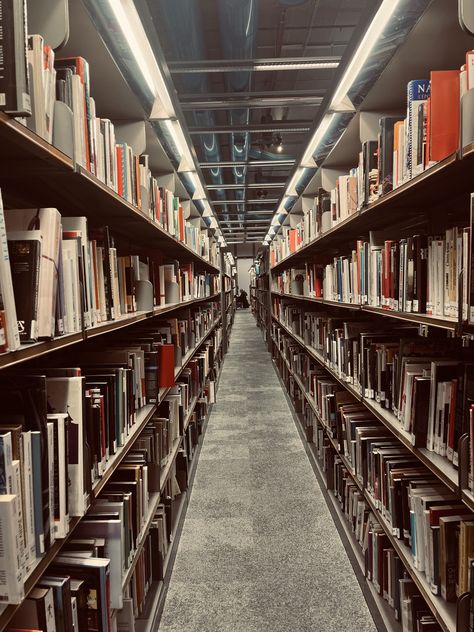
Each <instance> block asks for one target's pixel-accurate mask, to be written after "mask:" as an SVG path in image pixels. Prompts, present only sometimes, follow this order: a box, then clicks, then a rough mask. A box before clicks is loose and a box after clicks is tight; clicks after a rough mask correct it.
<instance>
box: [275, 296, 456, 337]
mask: <svg viewBox="0 0 474 632" xmlns="http://www.w3.org/2000/svg"><path fill="white" fill-rule="evenodd" d="M272 294H273V295H274V296H279V297H281V298H287V299H290V300H295V301H304V302H308V303H315V304H317V305H327V306H329V307H336V308H341V309H350V310H353V311H359V312H366V313H368V314H374V315H376V316H382V317H385V318H397V319H399V320H405V321H408V322H410V323H417V324H419V325H428V326H430V327H439V328H441V329H447V330H449V331H456V329H457V327H458V325H459V323H458V320H457V319H455V318H448V317H444V318H442V317H438V316H428V315H427V314H418V313H416V312H395V311H391V310H388V309H382V308H381V307H372V306H371V305H356V304H354V303H341V302H339V301H328V300H326V299H323V298H311V297H309V296H301V295H300V294H286V293H284V292H276V291H274V290H272Z"/></svg>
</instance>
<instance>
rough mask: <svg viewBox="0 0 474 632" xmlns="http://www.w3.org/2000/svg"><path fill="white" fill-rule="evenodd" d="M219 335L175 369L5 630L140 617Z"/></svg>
mask: <svg viewBox="0 0 474 632" xmlns="http://www.w3.org/2000/svg"><path fill="white" fill-rule="evenodd" d="M218 340H219V334H217V333H216V334H215V335H214V336H213V338H212V339H211V340H209V341H207V342H206V344H205V345H204V348H203V349H202V350H201V351H200V352H199V353H198V354H197V356H196V357H195V358H193V360H192V361H191V362H190V363H189V367H188V369H187V372H186V373H185V372H183V373H182V374H181V375H180V378H179V381H178V382H177V383H176V386H175V387H174V388H173V389H172V390H171V391H170V393H169V394H168V396H167V397H166V398H165V399H164V400H163V402H161V403H160V405H159V406H158V408H157V410H156V412H155V414H154V415H153V417H152V418H151V419H150V421H149V422H148V423H147V424H146V426H145V427H144V429H143V430H142V432H141V433H140V435H139V437H138V438H137V439H136V441H135V443H134V445H133V446H132V448H131V450H130V451H129V452H128V453H127V455H126V457H125V458H124V459H123V461H122V462H121V464H120V465H119V467H118V468H117V469H116V470H115V471H114V473H113V475H112V476H111V478H110V479H109V480H108V481H107V484H106V485H105V487H104V488H103V489H102V490H101V493H100V495H99V496H98V497H97V498H96V499H95V501H94V503H93V504H92V506H91V507H89V509H88V511H87V513H86V515H85V516H84V517H83V518H82V520H81V521H80V523H79V524H78V525H77V526H76V527H75V529H74V532H73V534H71V536H70V537H69V538H68V539H67V541H66V542H65V543H64V544H63V546H62V549H61V554H60V555H59V556H58V557H56V558H55V559H54V561H53V563H52V564H51V566H50V567H49V568H48V571H47V575H45V576H43V577H42V578H41V579H40V581H39V582H38V584H37V586H36V587H35V588H34V589H33V591H32V592H31V593H30V594H29V595H28V597H27V598H26V599H25V600H24V601H23V602H22V603H21V606H20V608H19V609H18V610H17V611H16V613H15V615H14V618H13V620H12V623H11V625H12V628H11V629H13V628H14V629H19V628H20V626H28V629H33V628H34V629H38V630H42V631H46V630H48V631H49V630H51V631H56V630H64V632H73V631H74V632H92V631H94V632H119V630H125V629H126V630H127V631H130V632H133V631H134V630H135V622H136V621H137V620H139V619H140V618H142V617H145V616H146V614H145V613H146V612H147V604H148V600H149V599H152V598H153V595H154V593H156V591H157V590H160V589H161V586H162V582H163V579H164V576H165V572H166V567H167V564H168V559H169V552H170V547H171V542H172V539H173V535H174V532H175V529H176V525H177V516H176V514H177V511H178V506H177V505H178V502H179V499H180V497H181V496H182V494H183V492H185V491H186V489H187V486H188V472H189V466H190V464H191V462H192V458H193V456H194V452H195V447H196V445H197V443H198V440H199V436H200V434H201V432H202V427H203V423H204V420H205V418H206V415H207V412H208V406H209V404H210V403H212V402H213V392H214V387H215V375H216V374H217V370H218V365H219V362H218V361H217V360H216V358H215V355H214V351H215V348H216V345H217V344H218ZM66 453H67V450H66ZM0 498H1V496H0ZM55 510H58V511H59V505H58V503H56V504H55Z"/></svg>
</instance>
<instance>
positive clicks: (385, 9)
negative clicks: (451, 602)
mask: <svg viewBox="0 0 474 632" xmlns="http://www.w3.org/2000/svg"><path fill="white" fill-rule="evenodd" d="M399 2H400V0H383V2H382V4H381V5H380V7H379V9H378V11H377V13H376V14H375V17H374V19H373V20H372V22H371V23H370V25H369V27H368V29H367V31H366V32H365V34H364V37H363V38H362V41H361V42H360V44H359V46H358V47H357V50H356V52H355V53H354V55H353V56H352V59H351V60H350V62H349V64H348V66H347V68H346V70H345V71H344V74H343V76H342V78H341V80H340V81H339V83H338V86H337V88H336V91H335V93H334V95H333V97H332V99H331V103H330V106H329V108H328V112H326V114H325V115H324V116H323V118H322V119H321V121H320V123H319V125H318V127H317V128H316V131H315V132H314V134H313V136H312V138H311V140H310V142H309V143H308V146H307V148H306V150H305V152H304V154H303V157H302V159H301V161H300V164H299V167H298V168H297V169H296V170H295V172H294V174H293V176H292V178H291V180H290V182H289V183H288V186H287V189H286V194H285V196H284V197H283V199H282V200H281V202H280V204H279V206H278V209H277V211H276V213H275V216H274V218H273V220H272V223H271V225H272V226H274V225H276V224H278V225H279V222H278V221H277V222H274V220H275V218H276V217H277V215H278V214H279V213H283V212H287V211H286V210H285V204H286V202H287V200H288V198H289V197H294V196H298V192H297V190H296V185H297V183H298V181H299V180H300V177H301V175H302V173H303V170H304V168H312V169H314V168H315V167H317V164H316V161H315V160H314V157H313V156H314V154H315V152H316V150H317V148H318V146H319V145H320V144H321V142H322V141H323V140H324V138H325V136H326V134H327V132H328V130H329V128H330V127H331V124H332V123H333V121H334V119H335V117H336V112H344V111H354V109H355V108H354V105H353V104H352V102H351V101H350V99H349V97H348V96H347V93H348V91H349V90H350V88H351V86H352V85H353V84H354V81H355V80H356V79H357V76H358V75H359V73H360V71H361V70H362V67H363V65H364V64H365V62H366V61H367V58H368V56H369V54H370V52H371V51H372V49H373V47H374V45H375V43H376V42H377V41H378V39H379V37H380V36H381V35H382V33H383V30H384V29H385V27H386V26H387V24H388V22H389V20H390V18H391V17H392V15H393V14H394V12H395V9H396V8H397V6H398V4H399Z"/></svg>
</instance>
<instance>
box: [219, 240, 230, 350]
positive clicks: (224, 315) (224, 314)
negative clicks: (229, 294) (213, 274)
mask: <svg viewBox="0 0 474 632" xmlns="http://www.w3.org/2000/svg"><path fill="white" fill-rule="evenodd" d="M219 267H220V275H221V315H222V348H223V349H224V354H226V353H227V345H228V340H227V310H226V308H225V307H226V305H225V267H224V251H223V250H222V248H221V250H220V266H219Z"/></svg>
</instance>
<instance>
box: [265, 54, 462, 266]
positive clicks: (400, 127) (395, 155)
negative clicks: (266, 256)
mask: <svg viewBox="0 0 474 632" xmlns="http://www.w3.org/2000/svg"><path fill="white" fill-rule="evenodd" d="M473 58H474V51H468V52H467V53H466V63H465V65H463V66H462V67H461V70H433V71H431V73H430V78H429V79H421V80H413V81H410V82H409V83H408V86H407V110H406V111H407V115H406V117H405V118H404V119H403V118H402V117H399V116H384V117H381V118H380V120H379V129H378V134H377V135H376V134H375V133H374V139H373V140H368V141H365V142H364V143H363V144H362V150H361V152H360V154H359V163H358V166H357V167H354V168H353V169H351V170H350V172H349V174H344V175H341V176H339V177H338V178H337V181H336V186H335V188H334V189H332V190H331V191H326V190H325V189H322V188H321V189H320V190H319V192H318V194H317V196H316V197H315V198H314V203H313V205H312V207H311V208H310V209H306V210H305V212H304V218H303V220H302V221H301V222H300V223H299V224H298V226H297V227H295V228H290V227H287V226H283V227H282V232H281V234H280V235H278V236H277V237H276V238H275V239H274V240H273V242H272V244H271V246H270V260H271V265H275V264H276V263H277V262H278V261H281V260H282V259H284V258H285V257H286V256H288V255H289V254H291V253H292V252H296V250H298V249H299V248H300V247H302V246H304V245H306V244H308V243H310V242H311V241H313V240H314V239H315V238H317V237H319V236H320V235H322V234H323V233H325V232H327V231H328V230H330V229H331V228H333V227H334V226H336V225H337V224H339V223H340V222H342V221H344V220H346V219H347V218H348V217H350V216H351V215H352V214H354V213H356V212H357V211H358V210H360V209H361V208H363V207H365V206H367V205H368V204H371V203H373V202H375V201H376V200H377V199H379V198H380V197H382V196H384V195H386V194H387V193H390V191H392V190H393V189H396V188H397V187H399V186H400V185H402V184H404V183H405V182H407V181H409V180H411V179H412V178H414V177H416V176H417V175H419V174H420V173H422V172H423V171H424V170H425V169H427V168H429V167H430V166H432V165H433V164H436V163H437V162H439V161H441V160H443V159H444V158H446V157H447V156H449V155H451V154H453V153H455V152H456V151H457V150H458V147H459V139H460V118H461V117H460V111H461V97H462V96H463V95H464V94H466V92H467V91H468V90H471V89H472V88H473V87H474V75H473V70H472V68H473V66H474V64H473V61H472V60H473Z"/></svg>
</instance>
